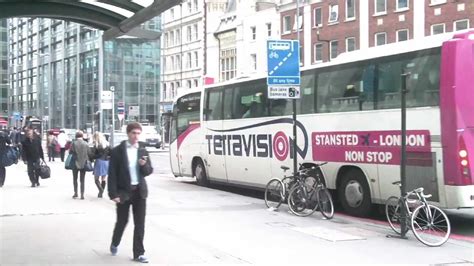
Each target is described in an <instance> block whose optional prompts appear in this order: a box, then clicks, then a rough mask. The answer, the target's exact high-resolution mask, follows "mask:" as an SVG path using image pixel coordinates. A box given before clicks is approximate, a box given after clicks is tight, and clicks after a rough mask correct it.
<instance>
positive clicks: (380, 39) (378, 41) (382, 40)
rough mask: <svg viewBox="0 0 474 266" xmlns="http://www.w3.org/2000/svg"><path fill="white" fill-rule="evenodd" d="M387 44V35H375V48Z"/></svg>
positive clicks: (381, 33) (383, 33) (382, 33)
mask: <svg viewBox="0 0 474 266" xmlns="http://www.w3.org/2000/svg"><path fill="white" fill-rule="evenodd" d="M385 44H387V33H385V32H379V33H376V34H375V46H380V45H385Z"/></svg>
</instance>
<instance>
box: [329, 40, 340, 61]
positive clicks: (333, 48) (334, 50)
mask: <svg viewBox="0 0 474 266" xmlns="http://www.w3.org/2000/svg"><path fill="white" fill-rule="evenodd" d="M330 46H331V49H330V51H329V52H330V56H331V59H333V58H336V57H337V49H338V41H331V42H330Z"/></svg>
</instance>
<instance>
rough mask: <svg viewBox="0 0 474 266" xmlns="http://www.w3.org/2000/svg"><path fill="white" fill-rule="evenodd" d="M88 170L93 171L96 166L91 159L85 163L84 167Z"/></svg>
mask: <svg viewBox="0 0 474 266" xmlns="http://www.w3.org/2000/svg"><path fill="white" fill-rule="evenodd" d="M83 169H84V170H85V171H86V172H92V171H93V170H94V167H92V163H91V161H89V160H86V162H85V163H84V168H83Z"/></svg>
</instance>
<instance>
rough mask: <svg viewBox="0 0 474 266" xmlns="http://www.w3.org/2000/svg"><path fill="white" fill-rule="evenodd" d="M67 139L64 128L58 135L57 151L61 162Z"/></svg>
mask: <svg viewBox="0 0 474 266" xmlns="http://www.w3.org/2000/svg"><path fill="white" fill-rule="evenodd" d="M68 141H69V138H68V137H67V135H66V133H65V132H64V130H61V131H60V132H59V135H58V144H59V148H60V150H59V152H60V154H61V162H64V154H65V153H66V145H67V142H68Z"/></svg>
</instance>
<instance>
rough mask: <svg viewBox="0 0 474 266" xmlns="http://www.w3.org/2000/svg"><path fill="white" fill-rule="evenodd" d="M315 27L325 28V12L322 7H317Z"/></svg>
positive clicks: (314, 19)
mask: <svg viewBox="0 0 474 266" xmlns="http://www.w3.org/2000/svg"><path fill="white" fill-rule="evenodd" d="M313 16H314V17H313V25H314V27H321V26H323V11H322V9H321V8H320V7H317V8H315V9H314V11H313Z"/></svg>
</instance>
